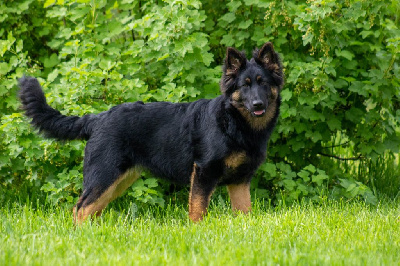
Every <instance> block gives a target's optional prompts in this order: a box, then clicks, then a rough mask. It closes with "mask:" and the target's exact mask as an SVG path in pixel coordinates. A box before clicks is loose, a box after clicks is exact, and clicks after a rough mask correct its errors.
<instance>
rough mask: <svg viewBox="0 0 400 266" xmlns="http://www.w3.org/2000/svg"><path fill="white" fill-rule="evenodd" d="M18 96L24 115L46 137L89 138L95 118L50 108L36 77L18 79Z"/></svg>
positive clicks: (64, 138)
mask: <svg viewBox="0 0 400 266" xmlns="http://www.w3.org/2000/svg"><path fill="white" fill-rule="evenodd" d="M19 87H20V91H19V98H20V99H21V102H22V105H23V109H24V110H25V114H26V116H28V117H30V118H32V124H33V125H34V126H35V127H36V128H38V129H39V131H40V132H43V133H44V134H45V136H46V137H49V138H55V139H58V140H72V139H86V140H87V139H89V137H90V135H91V133H92V130H93V126H94V122H95V118H94V116H93V115H85V116H83V117H78V116H65V115H63V114H61V113H60V112H59V111H57V110H55V109H53V108H51V107H50V106H49V105H48V104H47V102H46V97H45V96H44V93H43V90H42V88H41V87H40V84H39V82H38V80H37V79H36V78H32V77H23V78H21V79H20V80H19Z"/></svg>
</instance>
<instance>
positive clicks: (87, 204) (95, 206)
mask: <svg viewBox="0 0 400 266" xmlns="http://www.w3.org/2000/svg"><path fill="white" fill-rule="evenodd" d="M140 172H141V171H140V169H139V168H137V167H135V168H133V169H130V170H128V171H126V172H125V173H123V174H122V175H119V176H118V177H117V178H116V180H115V181H114V182H113V183H112V184H110V185H108V186H106V187H105V186H104V184H100V183H99V182H97V183H95V184H90V186H88V187H86V188H85V190H84V191H83V193H82V196H81V197H80V199H79V201H78V203H77V204H76V206H75V207H74V222H75V224H81V223H82V222H83V221H84V220H86V219H87V218H88V217H90V216H93V215H96V216H100V215H101V212H102V211H103V209H104V208H105V207H106V206H107V205H108V203H110V202H111V201H113V200H114V199H115V198H117V197H118V196H120V195H121V194H122V193H123V192H124V191H125V190H126V189H127V188H128V187H130V186H131V185H132V184H133V182H135V181H136V180H137V179H138V178H139V177H140Z"/></svg>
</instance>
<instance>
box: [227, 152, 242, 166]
mask: <svg viewBox="0 0 400 266" xmlns="http://www.w3.org/2000/svg"><path fill="white" fill-rule="evenodd" d="M224 161H225V165H226V166H227V167H229V168H233V169H235V168H237V167H239V166H240V165H241V164H243V163H244V162H245V161H246V152H244V151H241V152H233V153H231V154H230V155H229V156H228V157H226V158H225V160H224Z"/></svg>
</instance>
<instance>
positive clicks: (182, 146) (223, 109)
mask: <svg viewBox="0 0 400 266" xmlns="http://www.w3.org/2000/svg"><path fill="white" fill-rule="evenodd" d="M282 85H283V73H282V66H281V63H280V60H279V57H278V54H277V53H276V52H275V51H274V49H273V46H272V44H271V43H266V44H264V45H263V46H262V48H261V49H257V50H255V51H254V53H253V58H251V60H247V59H246V57H245V55H244V53H242V52H239V51H238V50H236V49H234V48H228V49H227V54H226V59H225V64H224V67H223V75H222V79H221V83H220V86H221V92H222V95H221V96H219V97H217V98H215V99H212V100H205V99H203V100H198V101H195V102H191V103H168V102H155V103H146V104H144V103H143V102H134V103H125V104H121V105H118V106H115V107H113V108H111V109H110V110H108V111H106V112H102V113H100V114H97V115H95V114H89V115H85V116H83V117H77V116H64V115H62V114H61V113H60V112H59V111H57V110H55V109H53V108H51V107H50V106H49V105H48V104H47V103H46V99H45V96H44V94H43V91H42V89H41V87H40V85H39V82H38V81H37V80H36V79H35V78H30V77H23V78H22V79H20V81H19V86H20V88H21V90H20V94H19V96H20V99H21V102H22V104H23V108H24V109H25V111H26V115H27V116H28V117H30V118H32V124H33V125H34V126H35V127H36V128H38V129H39V130H40V131H41V132H43V133H45V135H46V136H47V137H50V138H55V139H59V140H72V139H85V140H87V145H86V149H85V159H84V169H83V175H84V180H83V187H84V189H83V193H82V195H81V197H80V199H79V201H78V203H77V204H76V206H75V208H74V220H75V222H76V223H81V222H82V221H83V220H85V219H86V218H87V217H89V216H91V215H94V214H96V215H100V214H101V212H102V210H103V209H104V208H105V207H106V206H107V204H108V203H109V202H111V201H112V200H113V199H115V198H116V197H117V196H119V195H121V193H122V192H123V191H124V190H126V189H127V188H128V187H129V186H130V185H131V184H132V183H133V182H134V181H135V180H136V179H138V178H139V176H140V171H141V169H149V170H150V171H151V172H152V173H154V174H155V175H157V176H159V177H162V178H165V179H168V180H170V181H173V182H178V183H183V184H190V195H189V217H190V219H192V220H193V221H199V220H201V219H202V217H203V215H204V214H205V213H206V211H207V207H208V205H209V202H210V197H211V194H212V193H213V191H214V189H215V187H216V186H219V185H227V188H228V191H229V195H230V199H231V203H232V209H233V210H234V211H242V212H244V213H247V212H248V211H249V210H250V209H251V202H250V180H251V178H252V175H253V174H254V172H255V171H256V169H257V168H258V167H259V165H260V164H261V163H262V162H263V161H264V159H265V156H266V150H267V142H268V140H269V138H270V135H271V132H272V130H273V128H274V127H275V124H276V122H277V118H278V115H279V105H280V90H281V88H282Z"/></svg>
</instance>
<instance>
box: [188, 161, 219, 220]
mask: <svg viewBox="0 0 400 266" xmlns="http://www.w3.org/2000/svg"><path fill="white" fill-rule="evenodd" d="M216 184H217V180H216V179H214V178H211V177H210V176H209V175H207V173H206V171H204V170H203V169H200V168H199V167H198V166H197V165H196V164H194V166H193V172H192V176H191V178H190V194H189V218H190V219H191V220H192V221H193V222H198V221H201V220H202V219H203V216H204V215H206V214H207V208H208V205H209V204H210V198H211V195H212V193H213V192H214V189H215V187H216Z"/></svg>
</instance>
